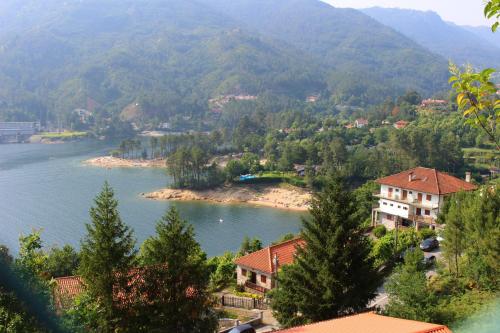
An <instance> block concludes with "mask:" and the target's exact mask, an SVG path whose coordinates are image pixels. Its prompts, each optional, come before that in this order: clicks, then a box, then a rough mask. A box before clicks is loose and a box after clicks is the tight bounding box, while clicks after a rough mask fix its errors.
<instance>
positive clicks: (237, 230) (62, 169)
mask: <svg viewBox="0 0 500 333" xmlns="http://www.w3.org/2000/svg"><path fill="white" fill-rule="evenodd" d="M112 148H113V146H111V145H110V144H109V143H103V142H94V141H88V142H75V143H67V144H55V145H44V144H13V145H0V244H4V245H7V246H8V247H9V248H10V249H11V251H12V252H13V253H16V252H17V250H18V239H19V235H20V234H22V233H24V234H26V233H29V232H30V231H31V230H32V229H42V239H43V241H44V245H45V246H46V247H48V246H51V245H58V246H61V245H64V244H71V245H73V246H76V247H78V246H79V242H80V239H81V238H82V236H83V235H84V234H85V223H89V221H90V218H89V208H90V207H91V205H92V204H93V198H94V197H95V196H96V194H97V193H98V192H99V191H100V189H101V188H102V185H103V183H104V181H106V180H107V181H108V182H109V183H110V184H111V186H112V187H113V189H114V190H115V195H116V198H117V199H118V200H119V210H120V214H121V217H122V220H123V221H124V222H125V223H126V224H128V225H129V226H131V227H132V228H133V230H134V232H135V236H136V237H137V240H138V245H140V244H141V243H142V242H143V241H144V239H146V238H147V237H149V236H151V235H153V234H154V233H155V224H156V221H157V220H158V219H159V218H160V217H161V216H162V215H163V213H164V212H165V211H166V210H167V209H168V208H169V207H171V206H172V205H174V206H176V207H177V208H178V210H179V212H180V214H181V216H182V218H184V219H186V220H187V221H189V222H190V223H191V224H192V225H193V226H194V229H195V232H196V237H197V240H198V241H199V242H200V244H201V246H202V248H203V249H204V250H205V251H206V252H207V254H208V255H209V256H213V255H219V254H222V253H223V252H224V251H227V250H230V251H234V250H237V249H238V248H239V246H240V244H241V241H242V239H243V237H244V236H246V235H247V236H250V237H259V238H260V239H261V240H262V241H263V243H264V244H268V243H270V242H271V241H274V240H276V239H277V238H279V237H280V236H281V235H283V234H285V233H289V232H297V231H298V230H299V228H300V218H301V216H303V215H304V214H303V213H297V212H293V211H285V210H278V209H273V208H261V207H254V206H250V205H244V204H241V205H217V204H210V203H204V202H166V201H165V202H162V201H151V200H147V199H144V198H141V197H140V194H141V193H144V192H150V191H153V190H156V189H159V188H164V187H166V186H168V182H169V178H168V177H167V176H166V174H165V171H164V170H161V169H127V168H123V169H104V168H97V167H91V166H85V165H83V164H82V163H81V162H82V161H84V160H86V159H89V158H92V157H96V156H101V155H106V154H107V153H108V152H109V150H110V149H112ZM221 219H222V220H223V222H222V223H221V222H220V220H221Z"/></svg>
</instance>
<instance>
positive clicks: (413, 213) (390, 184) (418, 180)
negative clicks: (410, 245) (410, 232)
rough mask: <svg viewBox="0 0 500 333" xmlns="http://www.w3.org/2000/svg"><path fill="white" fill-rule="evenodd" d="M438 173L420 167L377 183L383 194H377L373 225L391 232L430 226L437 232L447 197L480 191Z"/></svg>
mask: <svg viewBox="0 0 500 333" xmlns="http://www.w3.org/2000/svg"><path fill="white" fill-rule="evenodd" d="M470 180H471V175H470V173H469V172H468V173H467V174H466V177H465V180H462V179H459V178H456V177H453V176H451V175H448V174H447V173H444V172H441V171H438V170H436V169H429V168H422V167H417V168H413V169H410V170H406V171H403V172H400V173H398V174H395V175H392V176H388V177H384V178H380V179H377V180H376V182H377V183H378V184H380V192H379V193H376V194H375V197H377V198H378V199H379V200H378V207H376V208H373V210H372V225H373V226H375V225H377V224H383V225H385V226H386V227H387V228H388V229H394V228H396V227H397V226H406V227H410V226H412V227H415V228H416V229H418V228H419V227H421V226H427V227H431V228H432V229H434V228H435V227H436V220H437V217H438V215H439V212H440V211H441V209H442V207H443V204H444V200H445V197H447V196H449V195H451V194H453V193H456V192H460V191H473V190H475V189H476V188H477V186H475V185H474V184H472V183H471V182H470Z"/></svg>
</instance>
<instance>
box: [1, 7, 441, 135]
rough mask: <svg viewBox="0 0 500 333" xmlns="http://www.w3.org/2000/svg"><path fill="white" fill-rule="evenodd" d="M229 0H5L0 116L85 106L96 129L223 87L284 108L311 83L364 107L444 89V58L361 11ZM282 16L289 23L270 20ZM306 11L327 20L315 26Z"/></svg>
mask: <svg viewBox="0 0 500 333" xmlns="http://www.w3.org/2000/svg"><path fill="white" fill-rule="evenodd" d="M231 3H232V5H231V6H226V5H227V4H224V3H221V6H219V5H218V2H210V3H206V4H205V3H203V2H194V1H178V0H169V1H159V0H155V1H131V0H127V1H116V0H108V1H104V2H103V1H84V2H81V1H67V2H65V5H64V6H59V5H58V1H47V2H44V5H43V6H40V5H39V4H38V2H37V1H30V0H22V1H11V0H8V1H4V2H3V4H2V7H0V15H2V17H8V19H7V20H5V21H4V22H3V23H0V28H1V29H0V30H3V32H4V33H1V34H0V81H1V82H2V84H1V87H0V119H2V120H8V121H16V120H17V121H23V120H24V121H28V120H30V121H33V120H41V121H42V122H43V123H45V122H46V121H51V122H54V123H55V122H59V123H61V124H63V126H65V127H68V128H69V127H77V126H78V124H77V123H76V121H75V119H74V118H75V116H74V114H73V110H75V109H82V108H83V109H90V110H91V111H93V112H94V115H93V116H94V121H95V127H96V128H98V129H101V131H103V129H104V128H106V126H112V125H113V124H116V123H117V121H118V120H120V119H121V120H124V119H123V117H122V118H120V115H121V114H122V111H123V110H124V109H125V108H126V107H127V106H131V105H135V106H137V108H136V110H135V112H133V114H132V116H131V117H125V118H126V119H125V120H126V121H133V122H135V123H138V124H141V125H145V124H147V125H151V124H153V125H157V124H159V123H160V122H162V121H163V122H165V121H170V122H172V121H174V122H175V121H178V120H179V119H181V118H182V117H189V118H193V119H195V120H196V121H197V122H203V121H206V120H207V118H210V117H209V116H210V115H209V114H208V115H207V113H208V111H209V104H208V100H209V99H211V98H215V97H218V96H221V95H227V94H250V95H256V96H259V97H260V96H262V99H264V100H265V99H266V98H267V99H272V100H274V102H273V103H275V104H277V105H279V106H280V107H282V108H286V107H287V105H289V104H290V103H296V102H301V101H303V100H305V98H306V96H308V95H311V94H320V95H321V96H322V97H323V98H324V99H327V100H330V101H331V104H332V105H343V104H346V105H357V106H362V105H373V104H378V103H380V102H383V100H384V99H385V98H386V97H387V96H392V97H396V96H397V95H400V94H403V93H404V92H405V91H407V90H417V91H419V92H420V94H422V95H424V96H430V95H433V94H434V93H436V92H440V91H444V90H445V89H446V76H447V64H446V60H445V59H443V58H440V57H439V56H435V55H433V54H431V53H430V52H428V51H426V50H425V49H423V48H421V47H420V46H418V45H417V44H415V43H414V42H412V41H411V40H409V39H406V38H404V37H402V36H401V35H399V34H397V33H396V32H394V31H392V30H390V29H389V28H386V27H384V26H383V25H381V24H378V23H376V22H375V21H373V20H372V19H370V18H369V17H367V16H365V15H363V14H361V13H358V12H354V11H350V10H339V9H335V8H333V7H330V8H328V7H327V8H324V6H322V5H320V4H319V2H317V1H313V0H309V1H300V2H297V3H296V6H286V8H281V7H280V6H284V3H285V2H276V3H273V4H272V5H271V4H267V5H266V4H264V3H261V2H259V3H257V4H256V6H253V2H252V6H251V7H252V8H253V9H252V10H249V8H247V7H248V3H247V2H245V1H236V2H234V1H232V2H231ZM274 5H275V6H276V8H268V9H272V10H275V11H278V10H279V11H280V12H282V13H283V17H279V18H275V17H273V18H271V21H270V20H269V19H270V17H259V16H258V15H257V14H256V13H254V11H255V10H257V11H258V12H261V13H264V12H266V11H265V10H264V11H263V10H259V8H267V7H266V6H274ZM233 6H236V7H235V8H233ZM222 8H226V9H232V11H228V10H222ZM292 9H293V10H292ZM236 12H247V13H249V16H248V17H246V16H245V17H239V16H238V15H235V13H236ZM14 13H16V14H15V15H14ZM304 13H306V15H303V14H304ZM250 14H252V15H250ZM254 14H255V15H254ZM285 21H286V22H287V25H288V26H290V29H291V30H290V31H289V34H285V33H282V32H281V31H280V30H279V27H280V26H284V25H283V24H282V23H280V22H285ZM310 22H318V23H319V22H331V23H329V24H328V25H325V26H322V27H321V29H320V28H319V27H313V26H310ZM29 24H32V25H34V26H37V27H38V28H37V29H28V28H27V27H28V26H29ZM306 26H308V27H310V29H311V30H310V31H309V30H307V29H303V28H304V27H306ZM292 28H293V30H292ZM319 29H320V30H319ZM313 31H314V34H315V36H316V39H311V34H312V33H313ZM311 41H314V42H313V44H311ZM424 69H425V70H424ZM196 121H195V122H196Z"/></svg>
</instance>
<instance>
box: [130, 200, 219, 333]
mask: <svg viewBox="0 0 500 333" xmlns="http://www.w3.org/2000/svg"><path fill="white" fill-rule="evenodd" d="M156 233H157V234H156V236H154V237H151V238H149V239H147V240H146V241H145V242H144V245H143V246H142V261H143V262H144V263H145V264H146V265H147V266H146V267H145V270H144V271H145V273H144V283H143V285H142V287H141V289H142V290H141V291H140V292H139V293H140V295H148V296H149V300H150V301H148V302H146V304H145V308H143V309H142V311H145V312H144V314H143V316H142V317H143V319H145V320H146V322H144V324H143V326H144V327H148V330H147V331H148V332H178V333H183V332H185V333H197V332H199V333H201V332H203V333H205V332H214V331H215V330H216V328H217V319H216V317H215V315H214V312H213V309H212V307H211V302H210V298H209V294H208V291H207V290H208V285H209V279H210V272H209V269H208V265H207V259H206V255H205V253H204V252H203V251H202V250H201V247H200V245H199V244H198V243H197V242H196V240H195V238H194V230H193V227H192V226H191V225H188V224H187V222H186V221H183V220H182V219H181V218H180V217H179V214H178V212H177V210H175V208H172V209H171V210H170V211H169V212H167V213H166V214H165V215H164V216H163V217H162V219H161V220H160V221H159V222H158V224H157V226H156Z"/></svg>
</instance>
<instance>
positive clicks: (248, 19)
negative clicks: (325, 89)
mask: <svg viewBox="0 0 500 333" xmlns="http://www.w3.org/2000/svg"><path fill="white" fill-rule="evenodd" d="M202 1H203V2H204V3H207V4H208V5H212V6H213V7H214V8H217V9H218V10H220V11H222V12H224V13H225V14H227V15H230V16H231V17H232V18H234V19H236V20H238V21H241V22H243V23H245V26H246V27H248V28H249V29H253V30H255V31H258V32H260V33H262V34H265V35H268V36H272V37H275V38H278V39H281V40H284V41H286V42H288V43H290V44H291V45H293V46H296V47H298V48H300V49H302V50H304V51H306V52H308V53H310V54H312V55H313V56H315V57H316V59H318V60H319V61H321V62H322V64H323V65H324V67H325V68H328V69H330V71H329V73H330V75H329V80H328V84H329V88H330V89H331V91H333V92H334V94H335V95H336V96H338V97H341V98H343V99H344V100H345V99H349V98H350V97H353V100H358V99H361V100H363V101H367V100H368V101H369V100H372V99H374V98H376V97H377V96H379V97H381V96H393V95H395V94H396V95H397V94H398V93H399V94H401V93H404V92H405V91H406V90H408V89H413V90H415V89H416V90H419V91H420V92H422V93H423V94H432V93H433V92H435V91H436V90H440V89H443V88H445V87H446V83H445V81H446V75H447V65H446V60H445V59H443V58H441V57H439V56H436V55H434V54H431V53H430V52H428V51H427V50H425V49H423V48H422V47H420V46H419V45H418V44H416V43H415V42H414V41H412V40H410V39H408V38H406V37H404V36H402V35H400V34H398V33H397V32H395V31H394V30H392V29H391V28H388V27H386V26H384V25H382V24H380V23H378V22H377V21H375V20H373V19H371V18H370V17H368V16H367V15H364V14H363V13H361V12H359V11H357V10H353V9H343V8H342V9H341V8H334V7H332V6H330V5H328V4H325V3H323V2H321V1H317V0H273V1H267V0H236V1H234V0H202ZM384 98H385V97H383V98H382V100H383V99H384Z"/></svg>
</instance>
